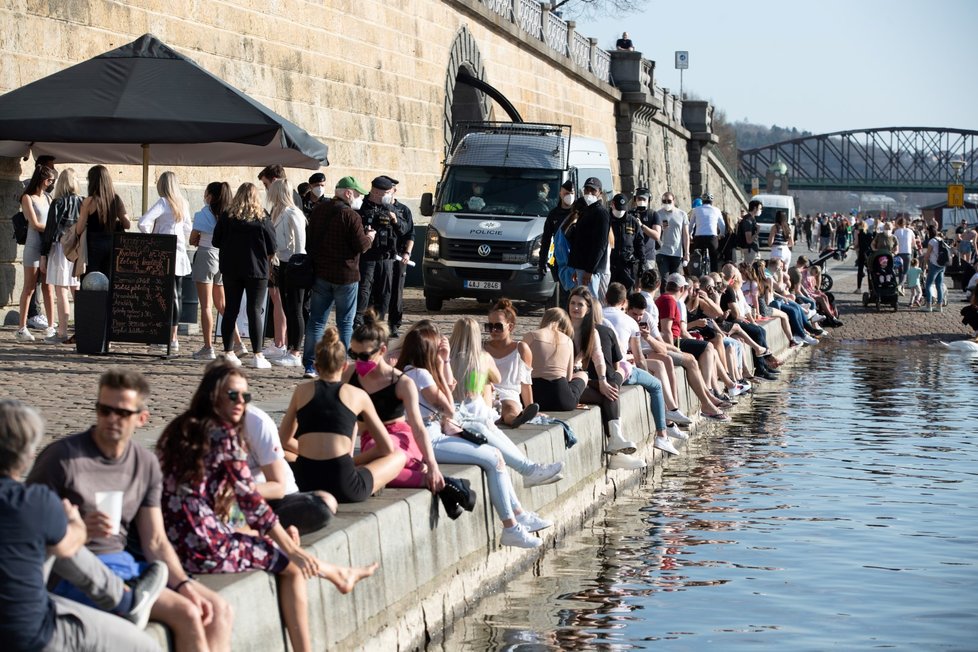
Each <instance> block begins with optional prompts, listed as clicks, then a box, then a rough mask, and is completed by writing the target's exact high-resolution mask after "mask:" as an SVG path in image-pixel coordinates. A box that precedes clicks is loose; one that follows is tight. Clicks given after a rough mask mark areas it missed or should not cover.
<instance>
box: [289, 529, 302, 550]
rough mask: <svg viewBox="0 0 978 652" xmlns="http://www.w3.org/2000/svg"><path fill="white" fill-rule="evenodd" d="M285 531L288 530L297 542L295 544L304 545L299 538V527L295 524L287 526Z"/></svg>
mask: <svg viewBox="0 0 978 652" xmlns="http://www.w3.org/2000/svg"><path fill="white" fill-rule="evenodd" d="M285 531H286V532H288V534H289V536H290V537H291V538H292V541H294V542H295V545H297V546H299V545H302V541H301V540H300V539H299V528H297V527H296V526H294V525H290V526H289V527H287V528H285Z"/></svg>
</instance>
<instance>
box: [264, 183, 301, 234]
mask: <svg viewBox="0 0 978 652" xmlns="http://www.w3.org/2000/svg"><path fill="white" fill-rule="evenodd" d="M265 197H266V198H267V199H268V203H269V204H271V205H272V222H274V223H276V224H277V223H278V220H279V217H281V216H282V213H284V212H285V211H286V210H287V209H288V208H289V207H294V206H295V202H294V201H292V186H290V185H289V181H288V179H276V180H275V181H273V182H272V183H271V184H270V185H269V186H268V190H267V191H265Z"/></svg>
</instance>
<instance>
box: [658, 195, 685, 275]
mask: <svg viewBox="0 0 978 652" xmlns="http://www.w3.org/2000/svg"><path fill="white" fill-rule="evenodd" d="M656 215H658V216H659V221H660V222H661V224H662V237H661V238H660V239H659V251H658V253H657V254H656V256H655V262H656V265H657V266H658V268H659V278H660V279H665V278H666V277H667V276H669V275H670V274H674V273H676V272H679V271H680V270H681V269H682V268H683V267H685V266H686V263H687V262H688V261H689V217H688V216H687V215H686V213H685V212H683V211H681V210H679V209H678V208H676V197H675V196H674V195H673V194H672V193H671V192H665V193H662V208H660V209H659V210H657V211H656Z"/></svg>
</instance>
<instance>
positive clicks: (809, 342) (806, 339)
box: [801, 334, 818, 346]
mask: <svg viewBox="0 0 978 652" xmlns="http://www.w3.org/2000/svg"><path fill="white" fill-rule="evenodd" d="M801 340H802V341H803V342H804V343H805V344H807V345H809V346H814V345H816V344H818V340H816V339H815V338H814V337H812V336H811V335H807V334H806V335H805V336H804V337H802V338H801Z"/></svg>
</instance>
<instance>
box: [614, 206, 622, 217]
mask: <svg viewBox="0 0 978 652" xmlns="http://www.w3.org/2000/svg"><path fill="white" fill-rule="evenodd" d="M611 214H612V215H614V216H615V217H624V216H625V211H620V210H618V209H616V208H613V209H611Z"/></svg>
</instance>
